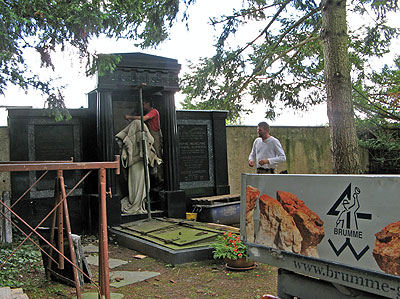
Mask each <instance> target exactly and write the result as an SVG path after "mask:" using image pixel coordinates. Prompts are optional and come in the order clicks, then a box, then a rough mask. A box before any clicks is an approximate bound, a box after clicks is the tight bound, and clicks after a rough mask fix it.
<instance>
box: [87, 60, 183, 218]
mask: <svg viewBox="0 0 400 299" xmlns="http://www.w3.org/2000/svg"><path fill="white" fill-rule="evenodd" d="M115 55H119V56H120V58H121V60H120V62H119V63H118V64H117V67H116V69H115V70H114V72H113V73H106V74H105V75H103V76H100V75H98V80H97V87H96V89H95V90H93V91H92V92H90V93H89V95H88V102H89V115H90V124H89V127H88V130H90V131H91V132H93V134H92V142H93V144H96V148H95V149H94V151H93V152H92V155H91V156H90V157H89V156H87V158H88V159H92V160H93V161H94V160H96V161H113V160H114V155H115V154H118V153H119V149H118V147H117V144H116V142H115V140H114V138H115V135H116V134H117V133H118V132H119V131H120V130H121V129H123V128H124V127H125V126H126V125H127V124H128V122H127V121H126V120H125V119H124V115H125V114H131V115H132V114H133V115H139V108H140V106H139V102H140V101H139V87H141V88H142V94H143V99H150V100H151V101H152V102H153V106H154V108H156V109H157V110H158V111H159V113H160V122H161V124H160V125H161V130H162V134H163V157H162V160H163V172H164V173H163V177H164V183H163V186H162V188H161V189H164V191H163V192H160V193H159V194H157V196H154V198H152V210H155V209H156V210H163V211H165V214H164V215H165V216H168V217H175V218H184V217H185V213H186V206H185V193H184V191H183V190H181V189H180V185H179V173H178V168H179V166H178V163H179V161H178V148H177V142H178V136H177V125H176V111H175V99H174V94H175V92H176V91H178V90H179V86H178V74H179V71H180V68H181V66H180V64H178V62H177V60H175V59H170V58H165V57H159V56H154V55H147V54H142V53H122V54H115ZM107 181H108V182H110V184H109V185H108V186H107V188H108V187H111V192H112V194H117V195H119V196H120V197H123V196H125V195H127V182H126V180H125V178H124V174H122V175H120V176H116V175H114V174H113V173H111V172H109V173H108V178H107ZM96 188H97V185H96V184H95V183H93V184H92V186H91V187H89V188H88V189H87V190H86V191H87V192H88V193H95V191H96ZM155 197H157V198H155ZM109 208H110V209H113V208H114V207H113V206H110V207H109ZM124 218H126V217H124Z"/></svg>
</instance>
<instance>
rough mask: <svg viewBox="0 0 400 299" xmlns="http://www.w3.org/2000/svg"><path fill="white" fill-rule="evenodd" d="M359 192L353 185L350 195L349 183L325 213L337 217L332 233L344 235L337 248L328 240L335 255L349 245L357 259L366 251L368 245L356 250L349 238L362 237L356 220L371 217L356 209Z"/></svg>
mask: <svg viewBox="0 0 400 299" xmlns="http://www.w3.org/2000/svg"><path fill="white" fill-rule="evenodd" d="M360 193H361V190H360V188H358V187H355V188H354V192H353V196H351V184H349V185H348V186H347V188H346V189H345V190H344V191H343V193H342V195H340V197H339V198H338V200H337V201H336V202H335V204H334V205H333V206H332V207H331V208H330V210H329V211H328V213H327V215H329V216H335V217H337V218H336V226H335V228H334V229H333V233H334V234H335V235H338V236H344V237H346V240H345V241H344V243H343V245H342V246H341V247H340V248H339V249H337V248H336V246H335V244H334V243H333V241H332V240H331V239H329V240H328V243H329V245H330V246H331V247H332V249H333V251H334V252H335V254H336V256H339V255H340V254H341V253H342V252H343V251H344V250H345V249H346V247H349V249H350V251H351V252H352V253H353V255H354V257H355V258H356V259H357V261H358V260H359V259H360V258H361V257H362V256H363V255H364V254H365V253H366V252H367V251H368V249H369V246H368V245H367V246H365V247H364V249H363V250H361V251H360V252H357V251H356V250H355V248H354V246H353V245H352V244H351V238H358V239H362V238H363V232H362V231H361V230H360V229H359V226H358V220H371V219H372V214H369V213H362V212H359V211H358V210H359V209H360V201H359V199H358V196H359V195H360Z"/></svg>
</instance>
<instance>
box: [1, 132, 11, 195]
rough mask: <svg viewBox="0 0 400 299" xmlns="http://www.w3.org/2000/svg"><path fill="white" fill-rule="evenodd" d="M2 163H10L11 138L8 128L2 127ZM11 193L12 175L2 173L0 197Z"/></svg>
mask: <svg viewBox="0 0 400 299" xmlns="http://www.w3.org/2000/svg"><path fill="white" fill-rule="evenodd" d="M0 140H1V142H0V161H10V137H9V135H8V127H0ZM3 191H11V182H10V173H9V172H0V195H1V194H2V193H3Z"/></svg>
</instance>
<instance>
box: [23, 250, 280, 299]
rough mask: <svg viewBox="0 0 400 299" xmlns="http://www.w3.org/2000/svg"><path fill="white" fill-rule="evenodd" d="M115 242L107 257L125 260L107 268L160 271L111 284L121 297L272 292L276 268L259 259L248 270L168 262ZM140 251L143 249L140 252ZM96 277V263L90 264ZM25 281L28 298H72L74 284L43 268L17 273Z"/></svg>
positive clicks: (258, 295)
mask: <svg viewBox="0 0 400 299" xmlns="http://www.w3.org/2000/svg"><path fill="white" fill-rule="evenodd" d="M137 254H139V252H136V251H134V250H130V249H127V248H124V247H121V246H118V245H115V244H110V245H109V257H110V258H116V259H121V260H124V261H127V262H128V263H127V264H125V265H122V266H119V267H117V268H114V269H112V270H111V271H113V270H115V271H117V270H120V271H153V272H159V273H160V275H159V276H157V277H154V278H151V279H148V280H146V281H142V282H138V283H134V284H131V285H127V286H125V287H121V288H111V292H112V293H119V294H124V295H125V297H124V298H135V299H136V298H138V299H140V298H146V299H147V298H163V299H168V298H171V299H172V298H173V299H180V298H182V299H186V298H230V299H231V298H241V299H243V298H261V297H262V296H263V295H264V294H272V295H276V289H277V269H276V268H275V267H272V266H268V265H265V264H261V263H256V267H255V268H254V269H253V270H249V271H229V270H227V269H226V268H225V263H224V262H223V261H220V260H218V261H216V260H210V261H203V262H194V263H187V264H183V265H176V266H174V267H173V266H172V265H169V264H165V263H164V262H161V261H158V260H156V259H153V258H150V257H146V258H144V259H136V258H134V256H135V255H137ZM140 254H143V253H140ZM90 268H91V271H92V275H93V277H94V278H95V280H96V279H97V270H98V269H97V267H95V266H91V267H90ZM21 275H22V276H23V279H25V280H26V281H27V285H28V287H27V288H24V290H25V292H26V294H27V295H28V296H29V298H46V299H51V298H54V299H56V298H72V297H73V296H75V288H73V287H69V286H66V285H64V284H60V283H57V282H54V281H47V280H46V278H45V275H44V270H40V267H39V270H37V271H35V272H34V273H23V274H21ZM96 291H97V288H96V287H95V286H94V285H93V284H85V286H84V287H83V289H82V292H96Z"/></svg>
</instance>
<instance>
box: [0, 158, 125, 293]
mask: <svg viewBox="0 0 400 299" xmlns="http://www.w3.org/2000/svg"><path fill="white" fill-rule="evenodd" d="M96 169H97V170H98V176H99V197H100V202H99V219H100V220H99V285H100V286H99V287H98V289H99V298H106V299H110V281H109V265H108V235H107V203H106V185H107V181H106V169H115V172H116V174H119V173H120V160H119V156H116V157H115V161H113V162H75V163H74V162H73V161H72V159H71V161H59V162H57V161H24V162H18V161H12V162H0V172H5V171H10V172H12V171H40V170H41V171H43V170H44V171H45V173H44V174H43V175H42V176H41V177H40V178H38V179H37V180H36V181H35V182H34V183H33V184H32V185H31V186H30V187H29V188H28V189H27V190H26V191H25V192H24V193H23V194H22V196H20V197H19V198H18V199H17V200H16V201H15V202H14V204H13V205H12V206H10V207H8V206H7V205H6V204H5V203H4V202H3V201H2V200H1V199H0V204H1V205H3V206H4V207H6V209H7V210H8V211H10V213H11V214H12V215H14V217H16V218H17V219H18V220H20V221H21V223H23V224H24V225H26V226H27V227H28V228H29V229H30V230H31V232H30V233H29V234H26V233H25V232H24V231H23V230H22V229H21V228H20V227H18V225H17V224H16V223H14V222H13V221H12V219H11V218H10V217H6V215H5V214H4V213H2V212H1V211H0V214H2V216H3V217H5V219H7V220H8V221H9V222H10V223H11V224H12V225H14V226H15V227H16V228H17V229H18V230H19V231H21V232H22V233H23V234H24V235H25V236H26V238H25V239H24V240H23V241H22V242H21V243H20V244H19V245H18V246H17V248H16V249H15V250H14V251H13V252H12V253H11V255H10V256H9V257H7V258H6V259H5V261H4V262H3V264H1V265H0V268H2V267H3V265H4V264H5V263H6V262H7V261H8V259H9V258H10V257H11V256H12V255H13V254H14V253H15V252H16V251H17V250H18V249H19V248H20V247H21V246H22V244H23V243H24V242H25V241H26V240H30V241H31V242H32V243H33V244H35V246H37V247H38V248H39V249H40V250H41V251H42V252H44V253H45V254H46V255H47V256H48V257H49V265H48V266H51V263H52V262H54V263H56V264H57V265H58V267H59V268H60V269H63V268H64V261H67V262H69V263H70V264H71V265H72V269H73V275H74V281H75V288H76V294H77V298H78V299H80V298H81V290H80V284H79V278H78V271H80V272H81V273H82V274H83V275H84V276H85V277H87V278H89V279H90V277H88V276H87V275H86V273H84V272H83V271H82V270H81V269H80V268H79V267H78V266H77V264H76V258H75V251H74V246H73V243H72V236H71V223H70V218H69V211H68V203H67V198H68V196H69V195H70V194H71V193H72V191H73V190H75V189H76V188H77V186H78V185H79V184H81V183H82V182H83V181H84V180H85V178H86V177H87V176H88V175H89V174H90V173H91V172H92V170H96ZM49 170H56V171H57V178H56V184H55V192H54V197H55V205H54V208H53V209H52V210H51V211H50V212H49V213H48V214H47V215H46V216H45V217H44V218H43V220H41V221H40V223H39V224H38V225H37V226H36V227H35V228H33V227H31V226H30V225H29V224H28V223H27V222H26V221H25V220H23V219H22V218H21V217H20V216H19V215H18V214H17V213H15V212H14V211H13V210H12V208H13V207H14V206H15V205H16V204H17V203H18V202H19V201H20V200H21V199H22V198H23V197H24V196H25V195H26V194H27V193H28V192H29V191H30V190H31V189H32V188H33V187H34V186H35V185H36V184H37V183H38V182H39V181H40V180H41V179H42V178H43V177H44V176H45V175H46V173H47V172H48V171H49ZM64 170H90V171H89V172H88V173H86V174H85V176H83V178H82V179H81V180H80V181H79V182H78V183H77V184H76V185H75V186H74V187H73V188H72V189H71V190H70V191H69V193H68V194H66V190H65V185H64V176H63V171H64ZM52 214H53V219H52V227H51V232H50V241H48V240H46V238H44V237H43V236H42V235H41V234H39V233H38V232H37V231H36V230H37V229H38V227H39V226H40V225H41V224H42V223H43V222H44V221H45V220H46V219H47V218H48V217H49V216H50V215H52ZM64 220H65V223H64ZM64 224H65V227H66V233H67V239H68V243H69V249H70V252H71V253H72V254H71V260H69V259H68V258H67V257H66V256H65V255H64V244H63V242H64V236H63V234H64ZM56 225H57V227H58V240H59V241H58V246H57V247H58V248H56V247H54V246H53V242H54V230H55V226H56ZM32 234H36V235H37V236H38V237H39V238H40V239H42V240H43V241H44V242H45V243H46V244H47V245H48V246H49V248H50V249H49V253H47V252H46V251H45V250H44V249H43V248H41V247H40V245H39V244H37V243H36V242H34V241H33V240H32V239H31V235H32ZM53 250H54V251H56V252H57V253H58V257H59V258H58V262H57V261H55V260H54V259H53V258H52V251H53ZM90 280H91V279H90ZM91 281H92V280H91ZM92 282H93V283H94V284H95V285H96V286H97V284H96V283H95V282H94V281H92Z"/></svg>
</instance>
